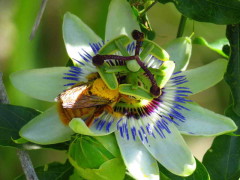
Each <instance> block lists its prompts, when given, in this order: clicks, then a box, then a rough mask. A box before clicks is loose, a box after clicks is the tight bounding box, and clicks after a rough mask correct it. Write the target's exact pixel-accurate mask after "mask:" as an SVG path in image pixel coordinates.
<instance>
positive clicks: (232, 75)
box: [224, 24, 240, 116]
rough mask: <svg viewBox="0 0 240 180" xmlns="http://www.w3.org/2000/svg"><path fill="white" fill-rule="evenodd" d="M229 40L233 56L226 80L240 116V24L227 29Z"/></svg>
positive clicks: (235, 108) (234, 106)
mask: <svg viewBox="0 0 240 180" xmlns="http://www.w3.org/2000/svg"><path fill="white" fill-rule="evenodd" d="M227 38H228V40H229V43H230V48H231V54H230V59H229V63H228V67H227V73H226V74H225V76H224V79H225V81H226V82H227V83H228V85H229V86H230V89H231V92H232V98H233V110H234V112H235V113H236V114H238V116H240V24H238V25H229V26H228V27H227Z"/></svg>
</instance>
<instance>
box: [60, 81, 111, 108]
mask: <svg viewBox="0 0 240 180" xmlns="http://www.w3.org/2000/svg"><path fill="white" fill-rule="evenodd" d="M88 89H89V85H87V84H83V85H80V86H76V87H73V88H71V89H68V90H66V91H65V92H63V93H61V94H60V95H59V96H58V98H57V99H58V101H61V102H62V107H63V108H87V107H93V106H98V105H104V104H108V103H109V102H110V101H109V100H108V99H105V98H102V97H99V96H95V95H85V94H84V92H86V91H87V90H88Z"/></svg>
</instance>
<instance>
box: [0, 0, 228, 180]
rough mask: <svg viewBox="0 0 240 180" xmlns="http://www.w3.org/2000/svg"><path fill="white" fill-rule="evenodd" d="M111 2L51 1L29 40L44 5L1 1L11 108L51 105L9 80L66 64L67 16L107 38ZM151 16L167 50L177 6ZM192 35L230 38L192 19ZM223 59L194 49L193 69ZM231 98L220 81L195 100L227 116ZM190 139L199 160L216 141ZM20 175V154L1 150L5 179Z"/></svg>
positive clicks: (0, 58) (39, 155) (59, 157)
mask: <svg viewBox="0 0 240 180" xmlns="http://www.w3.org/2000/svg"><path fill="white" fill-rule="evenodd" d="M109 2H110V0H101V1H99V0H91V1H88V0H71V1H62V0H53V1H49V2H48V3H47V6H46V10H45V12H44V15H43V18H42V21H41V24H40V26H39V29H38V30H37V33H36V36H35V38H34V39H33V40H31V41H30V40H29V36H30V33H31V29H32V26H33V24H34V22H35V18H36V16H37V13H38V10H39V8H40V4H41V1H40V0H38V1H36V0H32V1H29V0H21V1H14V0H0V42H1V43H0V52H1V53H0V71H1V72H3V73H4V83H5V85H6V89H7V92H8V96H9V99H10V102H11V104H15V105H21V106H27V107H32V108H36V109H38V110H41V111H43V110H45V109H47V108H48V107H49V106H50V104H49V103H46V102H42V101H37V100H35V99H32V98H29V97H28V96H26V95H25V94H23V93H21V92H19V91H18V90H16V89H15V88H14V87H13V86H12V85H11V83H10V81H9V74H10V73H12V72H15V71H19V70H24V69H32V68H43V67H52V66H64V65H65V64H66V62H67V60H68V56H67V53H66V51H65V47H64V43H63V38H62V20H63V15H64V13H65V12H67V11H70V12H71V13H73V14H76V15H77V16H79V17H80V18H81V19H82V20H83V21H84V22H85V23H86V24H87V25H89V26H90V27H91V28H92V29H93V30H94V31H95V32H96V33H97V34H98V35H99V36H100V37H102V38H104V30H105V23H106V17H107V9H108V4H109ZM148 17H149V20H150V22H151V25H152V27H153V30H154V31H155V32H156V37H155V39H154V41H155V42H157V43H158V44H160V45H163V44H165V43H167V42H168V41H170V40H172V39H174V38H175V37H176V33H177V28H178V23H179V20H180V13H178V11H177V10H176V8H175V7H174V6H173V5H172V4H166V5H162V4H156V5H155V6H154V7H153V8H152V9H150V10H149V12H148ZM116 20H117V19H116ZM192 32H194V33H195V35H196V36H203V37H205V38H206V39H207V40H208V41H210V42H211V41H214V40H216V39H218V38H221V37H224V36H225V27H224V26H220V25H214V24H210V23H200V22H195V21H192V20H188V21H187V26H186V30H185V32H184V35H186V36H190V35H191V33H192ZM219 57H220V56H219V55H217V54H216V53H215V52H212V51H210V50H209V49H207V48H206V47H202V46H199V45H194V46H193V54H192V58H191V62H190V65H189V69H191V68H194V67H198V66H201V65H204V64H207V63H209V62H211V61H213V60H215V59H217V58H219ZM196 83H197V82H196ZM228 96H229V90H228V87H227V86H226V84H225V83H224V82H221V83H219V84H218V85H217V86H215V87H213V88H210V89H209V90H207V91H204V92H202V93H199V94H198V95H194V96H193V97H192V99H193V100H195V101H196V102H197V103H199V104H200V105H202V106H204V107H206V108H209V109H211V110H213V111H215V112H217V113H220V114H223V112H224V109H225V107H226V106H227V103H228ZM186 139H187V141H188V144H189V145H190V147H191V149H192V151H193V153H194V155H195V156H196V157H197V158H198V159H200V160H201V158H202V155H203V153H204V152H205V151H206V149H207V148H208V147H209V146H210V144H211V142H212V138H202V137H195V138H190V137H186ZM30 155H31V158H32V161H33V164H34V166H39V165H43V164H45V163H48V162H52V161H60V162H64V160H65V159H66V154H65V152H61V151H54V150H34V151H30ZM21 173H22V170H21V167H20V163H19V160H18V158H17V155H16V149H14V148H10V147H9V148H8V147H0V179H1V180H11V179H14V177H16V176H17V175H19V174H21Z"/></svg>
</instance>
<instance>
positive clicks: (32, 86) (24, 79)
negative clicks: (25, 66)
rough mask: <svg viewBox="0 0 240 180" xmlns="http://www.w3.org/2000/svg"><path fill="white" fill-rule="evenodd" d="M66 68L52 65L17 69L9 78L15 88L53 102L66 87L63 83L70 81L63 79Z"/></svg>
mask: <svg viewBox="0 0 240 180" xmlns="http://www.w3.org/2000/svg"><path fill="white" fill-rule="evenodd" d="M68 70H69V68H68V67H52V68H43V69H32V70H25V71H18V72H15V73H13V74H11V76H10V79H11V81H12V83H13V85H14V86H15V87H16V88H17V89H19V90H21V91H22V92H24V93H26V94H27V95H29V96H31V97H33V98H36V99H40V100H44V101H50V102H54V99H55V98H56V97H57V96H58V95H59V94H60V93H61V92H63V90H64V89H66V87H64V84H67V83H69V82H72V81H70V80H66V79H63V76H64V73H67V72H68Z"/></svg>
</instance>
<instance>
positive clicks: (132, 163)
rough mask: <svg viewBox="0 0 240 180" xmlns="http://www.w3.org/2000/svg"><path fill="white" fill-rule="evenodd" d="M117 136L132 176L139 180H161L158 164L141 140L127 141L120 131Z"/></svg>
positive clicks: (116, 133)
mask: <svg viewBox="0 0 240 180" xmlns="http://www.w3.org/2000/svg"><path fill="white" fill-rule="evenodd" d="M115 135H116V139H117V142H118V145H119V148H120V151H121V154H122V157H123V160H124V163H125V165H126V166H127V169H128V171H129V172H130V174H131V175H132V176H133V177H134V178H135V179H138V180H159V170H158V165H157V162H156V160H155V159H154V158H153V157H152V156H151V155H150V154H149V152H148V151H147V149H146V148H145V147H144V146H143V145H142V143H141V142H140V141H139V140H136V141H130V140H126V138H125V139H124V138H122V137H121V135H120V133H119V132H118V131H116V132H115Z"/></svg>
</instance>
